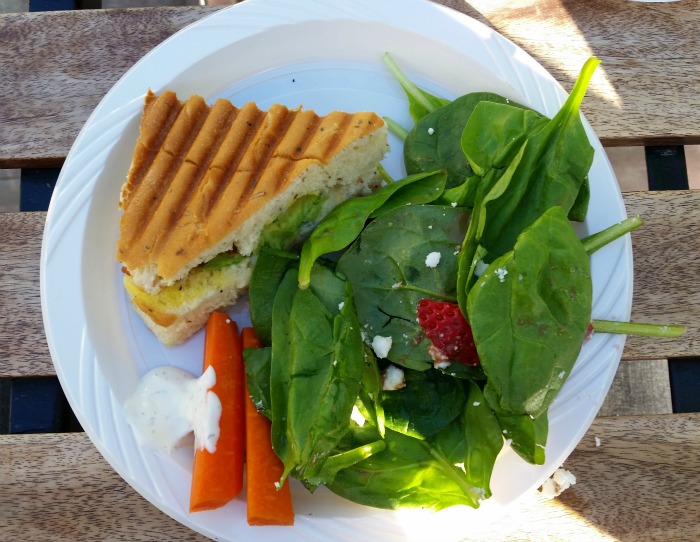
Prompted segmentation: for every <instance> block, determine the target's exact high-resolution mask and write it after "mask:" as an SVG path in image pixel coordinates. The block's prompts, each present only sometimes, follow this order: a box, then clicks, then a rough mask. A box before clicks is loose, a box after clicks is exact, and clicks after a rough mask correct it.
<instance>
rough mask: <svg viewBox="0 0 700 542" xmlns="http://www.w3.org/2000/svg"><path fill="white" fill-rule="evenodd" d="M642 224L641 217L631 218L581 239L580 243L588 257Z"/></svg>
mask: <svg viewBox="0 0 700 542" xmlns="http://www.w3.org/2000/svg"><path fill="white" fill-rule="evenodd" d="M642 224H644V222H643V221H642V219H641V217H639V216H631V217H629V218H626V219H625V220H623V221H622V222H618V223H617V224H614V225H612V226H610V227H609V228H606V229H604V230H603V231H599V232H598V233H594V234H593V235H589V236H588V237H585V238H584V239H581V243H582V244H583V248H584V249H586V253H588V254H589V255H590V254H593V253H594V252H595V251H596V250H598V249H599V248H602V247H604V246H605V245H607V244H609V243H612V242H613V241H614V240H615V239H617V238H618V237H622V236H623V235H625V234H626V233H629V232H631V231H632V230H635V229H637V228H638V227H639V226H641V225H642Z"/></svg>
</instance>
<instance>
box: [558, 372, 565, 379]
mask: <svg viewBox="0 0 700 542" xmlns="http://www.w3.org/2000/svg"><path fill="white" fill-rule="evenodd" d="M565 374H566V371H562V372H561V373H559V378H560V379H562V378H564V375H565Z"/></svg>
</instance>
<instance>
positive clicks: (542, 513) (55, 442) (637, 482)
mask: <svg viewBox="0 0 700 542" xmlns="http://www.w3.org/2000/svg"><path fill="white" fill-rule="evenodd" d="M596 437H598V439H599V442H600V446H596ZM0 465H2V466H3V471H2V476H1V477H0V521H2V524H3V530H2V538H3V539H5V540H24V541H27V542H29V541H39V540H42V541H43V540H49V539H50V540H76V539H80V540H98V539H99V540H110V539H120V540H121V539H126V538H128V539H129V540H134V541H140V540H153V539H158V540H203V538H201V537H197V536H195V535H194V534H193V533H192V532H191V531H190V530H188V529H187V528H186V527H184V526H181V525H179V524H178V523H177V522H175V521H174V520H172V519H171V518H169V517H168V516H166V515H165V514H163V513H161V512H159V511H158V510H157V509H155V508H154V507H153V506H152V505H151V504H149V503H148V502H146V501H145V500H144V499H143V498H141V497H140V495H138V494H137V493H136V492H135V491H134V490H133V489H131V488H130V487H129V486H128V485H127V484H126V483H125V482H124V481H123V480H122V479H121V478H120V477H119V476H118V475H117V474H116V473H115V472H114V471H113V470H112V468H111V467H110V466H109V465H108V464H107V462H106V461H104V459H103V458H102V457H101V456H100V454H99V452H98V451H97V449H96V448H94V447H93V446H92V444H91V443H90V441H89V440H88V438H87V437H86V436H85V434H83V433H72V434H61V435H2V436H0ZM564 467H565V468H567V469H568V470H570V471H571V472H572V473H573V474H574V475H575V476H576V478H577V482H576V485H574V486H572V487H571V488H570V489H568V490H566V491H565V492H564V493H563V494H562V495H561V496H560V497H559V498H557V499H555V500H551V501H550V500H546V499H544V498H543V497H541V496H539V495H538V494H537V493H533V494H531V495H528V496H526V497H525V498H524V499H523V500H522V501H521V502H519V503H518V504H516V505H514V506H513V507H512V508H509V509H507V510H505V511H504V512H503V513H502V514H500V513H499V514H498V515H497V516H496V517H491V516H484V517H482V518H481V519H479V520H478V521H473V531H472V535H471V537H470V538H468V539H467V540H479V541H496V540H499V541H500V540H512V541H525V540H528V541H549V540H630V541H645V540H694V539H696V537H697V534H698V532H700V477H698V476H697V473H698V472H700V414H683V415H668V416H657V417H634V418H622V417H620V418H606V419H598V420H596V421H595V422H594V423H593V426H592V427H591V429H590V430H589V432H588V434H587V435H586V436H585V437H584V439H583V440H582V442H581V443H580V445H579V446H578V448H577V449H576V450H575V451H574V453H573V454H572V455H571V456H570V457H569V459H568V460H567V461H566V462H565V464H564ZM240 505H242V503H241V504H240ZM470 521H471V520H470ZM279 534H280V537H281V536H283V534H284V532H283V530H280V533H279Z"/></svg>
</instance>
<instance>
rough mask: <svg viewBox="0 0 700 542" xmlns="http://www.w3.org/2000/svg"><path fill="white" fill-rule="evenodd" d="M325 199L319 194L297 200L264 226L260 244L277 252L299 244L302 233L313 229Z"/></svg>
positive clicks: (308, 195)
mask: <svg viewBox="0 0 700 542" xmlns="http://www.w3.org/2000/svg"><path fill="white" fill-rule="evenodd" d="M327 199H328V198H327V197H326V196H322V195H320V194H307V195H306V196H302V197H300V198H298V199H297V200H295V201H294V203H292V205H291V206H290V207H289V208H288V209H286V210H285V212H284V213H282V214H281V215H280V216H279V217H277V219H275V220H274V221H273V222H271V223H270V224H268V225H267V226H265V228H264V229H263V231H262V234H261V236H260V243H261V244H264V245H266V246H269V247H272V248H276V249H278V250H291V249H292V248H294V246H295V245H298V244H300V241H301V238H302V236H303V233H304V231H306V232H308V231H310V230H311V228H313V225H314V223H315V222H316V221H317V220H318V217H319V216H320V214H321V210H322V209H323V204H324V202H325V201H326V200H327Z"/></svg>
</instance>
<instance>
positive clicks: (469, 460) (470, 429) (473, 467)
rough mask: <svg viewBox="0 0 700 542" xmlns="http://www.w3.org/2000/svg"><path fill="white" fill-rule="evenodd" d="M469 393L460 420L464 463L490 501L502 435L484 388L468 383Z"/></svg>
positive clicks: (468, 475) (471, 479)
mask: <svg viewBox="0 0 700 542" xmlns="http://www.w3.org/2000/svg"><path fill="white" fill-rule="evenodd" d="M467 390H468V391H467V401H466V408H465V410H464V414H463V416H462V420H461V421H462V425H461V427H462V432H463V435H464V440H465V448H466V450H465V452H464V458H463V460H462V463H463V464H464V470H465V472H466V474H467V477H468V478H469V480H470V481H471V482H472V484H474V486H476V487H480V488H483V489H484V495H483V498H488V497H490V496H491V488H490V483H491V474H492V473H493V466H494V465H495V463H496V457H497V456H498V454H499V452H500V451H501V448H502V447H503V435H502V433H501V426H500V425H499V423H498V420H497V419H496V415H495V414H494V412H493V410H491V408H489V406H488V403H487V402H486V400H485V398H484V395H483V393H482V391H481V388H480V387H479V386H478V385H477V384H475V383H473V382H469V383H467Z"/></svg>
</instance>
